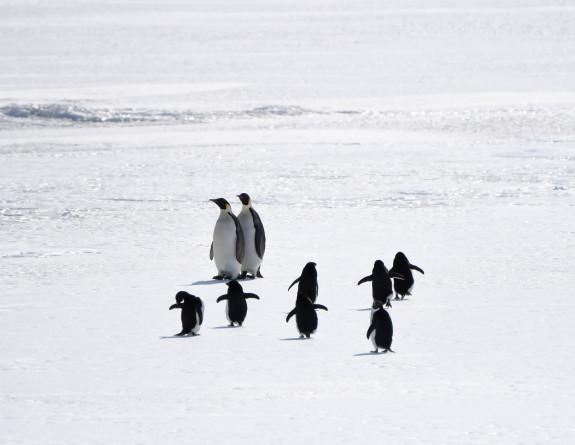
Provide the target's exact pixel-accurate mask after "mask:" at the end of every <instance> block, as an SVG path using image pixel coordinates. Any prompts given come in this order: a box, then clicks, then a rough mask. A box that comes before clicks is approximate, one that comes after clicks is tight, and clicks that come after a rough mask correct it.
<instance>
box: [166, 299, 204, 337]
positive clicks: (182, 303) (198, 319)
mask: <svg viewBox="0 0 575 445" xmlns="http://www.w3.org/2000/svg"><path fill="white" fill-rule="evenodd" d="M172 309H181V310H182V316H181V319H182V331H181V332H180V333H179V334H176V335H179V336H184V335H197V334H198V332H199V330H200V327H201V325H202V323H203V322H204V302H203V301H202V300H201V298H199V297H196V296H195V295H191V294H189V293H187V292H185V291H180V292H178V293H177V294H176V304H173V305H171V306H170V310H172Z"/></svg>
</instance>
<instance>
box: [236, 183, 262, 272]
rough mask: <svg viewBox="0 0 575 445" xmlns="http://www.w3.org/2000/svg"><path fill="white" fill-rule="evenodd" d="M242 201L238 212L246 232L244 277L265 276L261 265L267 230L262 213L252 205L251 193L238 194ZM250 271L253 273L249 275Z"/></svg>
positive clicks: (243, 229)
mask: <svg viewBox="0 0 575 445" xmlns="http://www.w3.org/2000/svg"><path fill="white" fill-rule="evenodd" d="M238 198H240V201H241V202H242V210H241V212H240V213H239V214H238V220H239V222H240V224H241V226H242V231H243V232H244V241H245V252H244V261H243V262H242V278H255V277H258V278H263V276H262V274H261V272H260V267H261V264H262V260H263V258H264V252H265V251H266V232H265V231H264V226H263V224H262V220H261V219H260V215H258V212H256V211H255V210H254V208H253V207H252V200H251V198H250V195H248V194H247V193H242V194H241V195H238ZM248 273H251V274H252V275H251V276H249V275H248Z"/></svg>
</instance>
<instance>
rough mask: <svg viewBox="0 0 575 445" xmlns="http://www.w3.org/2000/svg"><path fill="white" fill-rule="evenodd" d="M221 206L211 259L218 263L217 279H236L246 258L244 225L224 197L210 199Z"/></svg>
mask: <svg viewBox="0 0 575 445" xmlns="http://www.w3.org/2000/svg"><path fill="white" fill-rule="evenodd" d="M210 201H212V202H214V203H216V204H217V206H218V207H219V208H220V216H219V217H218V220H217V221H216V226H215V227H214V237H213V241H212V247H211V248H210V259H211V260H214V261H215V263H216V268H217V269H218V274H217V275H216V276H215V277H214V279H215V280H224V279H228V280H234V279H236V278H238V277H239V275H240V270H241V267H242V261H243V260H244V250H245V245H244V233H243V232H242V226H241V224H240V222H239V221H238V218H236V215H234V214H233V213H232V207H231V206H230V203H229V202H228V201H226V200H225V199H224V198H218V199H210Z"/></svg>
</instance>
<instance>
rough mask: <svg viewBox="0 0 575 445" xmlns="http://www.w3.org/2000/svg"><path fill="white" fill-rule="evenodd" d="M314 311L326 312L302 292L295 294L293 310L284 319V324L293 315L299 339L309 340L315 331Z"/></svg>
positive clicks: (325, 309)
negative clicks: (305, 338)
mask: <svg viewBox="0 0 575 445" xmlns="http://www.w3.org/2000/svg"><path fill="white" fill-rule="evenodd" d="M316 309H323V310H324V311H327V308H326V307H325V306H324V305H322V304H315V303H314V302H313V301H312V300H311V298H309V297H308V296H307V295H306V294H304V293H303V292H299V293H298V294H297V299H296V302H295V308H293V309H292V311H291V312H290V313H289V314H288V316H287V317H286V323H287V322H289V320H290V318H292V317H293V316H294V315H295V321H296V324H297V329H298V331H299V334H300V338H304V336H305V337H307V338H310V336H311V334H313V333H315V331H316V330H317V314H316V312H315V311H316Z"/></svg>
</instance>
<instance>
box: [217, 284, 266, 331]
mask: <svg viewBox="0 0 575 445" xmlns="http://www.w3.org/2000/svg"><path fill="white" fill-rule="evenodd" d="M226 284H227V285H228V293H227V294H225V295H222V296H221V297H218V300H217V302H218V303H219V302H220V301H223V300H227V301H228V303H227V305H226V317H227V319H228V321H229V322H230V326H234V325H235V324H236V323H237V325H238V326H241V325H242V323H243V322H244V320H245V319H246V314H247V313H248V305H247V303H246V298H255V299H256V300H259V299H260V297H258V296H257V295H256V294H248V293H245V292H244V290H243V288H242V285H241V284H240V283H238V282H237V281H236V280H232V281H229V282H228V283H226Z"/></svg>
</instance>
